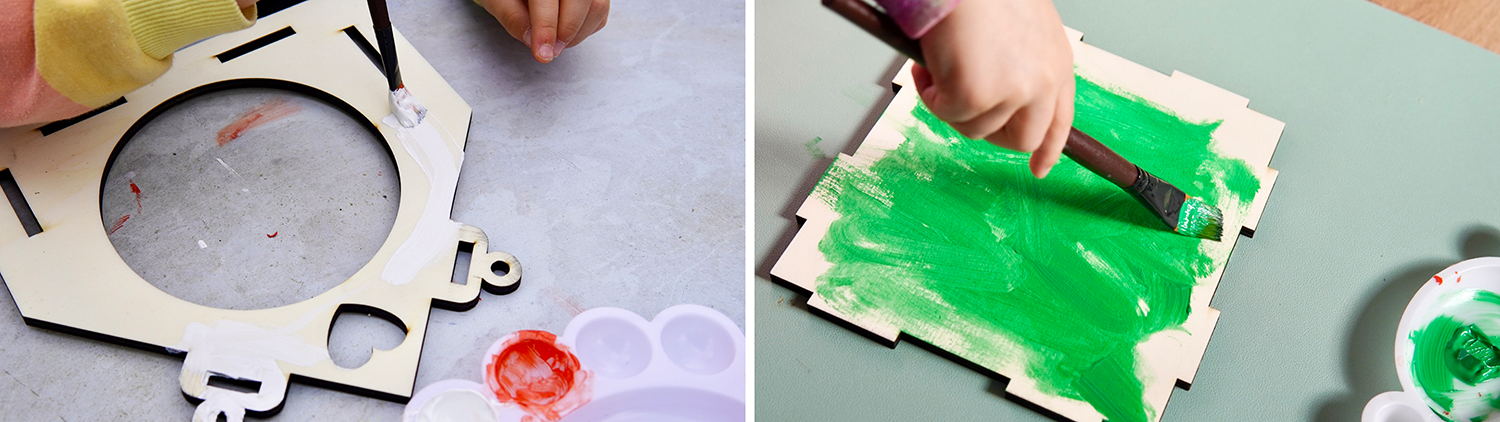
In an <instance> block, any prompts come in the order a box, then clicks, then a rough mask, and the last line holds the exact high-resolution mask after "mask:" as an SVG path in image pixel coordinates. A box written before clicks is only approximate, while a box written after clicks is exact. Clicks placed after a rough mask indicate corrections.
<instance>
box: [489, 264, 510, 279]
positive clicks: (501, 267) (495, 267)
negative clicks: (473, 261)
mask: <svg viewBox="0 0 1500 422" xmlns="http://www.w3.org/2000/svg"><path fill="white" fill-rule="evenodd" d="M490 271H492V272H494V273H495V275H497V276H501V277H505V275H506V274H510V264H507V263H505V261H495V263H493V264H490Z"/></svg>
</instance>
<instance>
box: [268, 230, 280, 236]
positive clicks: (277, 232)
mask: <svg viewBox="0 0 1500 422" xmlns="http://www.w3.org/2000/svg"><path fill="white" fill-rule="evenodd" d="M278 234H281V231H280V230H277V231H276V232H275V233H271V234H268V235H266V237H276V235H278Z"/></svg>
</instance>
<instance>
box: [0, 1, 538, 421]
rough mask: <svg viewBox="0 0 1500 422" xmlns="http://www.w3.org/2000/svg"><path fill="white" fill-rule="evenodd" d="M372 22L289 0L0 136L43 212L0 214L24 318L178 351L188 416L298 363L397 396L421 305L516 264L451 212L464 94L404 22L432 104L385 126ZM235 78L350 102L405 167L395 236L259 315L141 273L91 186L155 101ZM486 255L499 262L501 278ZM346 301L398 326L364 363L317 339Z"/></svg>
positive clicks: (405, 382)
mask: <svg viewBox="0 0 1500 422" xmlns="http://www.w3.org/2000/svg"><path fill="white" fill-rule="evenodd" d="M350 28H353V30H351V29H350ZM356 30H357V32H359V33H361V34H362V36H357V35H354V34H353V32H355V31H356ZM372 34H374V31H373V29H372V28H371V24H370V20H369V13H368V9H366V3H364V2H362V1H358V0H318V1H310V2H304V3H300V4H296V5H294V6H291V7H290V8H288V9H285V10H282V11H280V12H277V13H275V14H272V15H270V16H263V17H262V18H261V19H259V21H258V22H257V23H256V24H255V25H254V26H253V27H251V28H249V29H245V30H242V31H238V32H234V33H230V34H225V35H221V36H218V37H214V38H211V39H208V40H205V41H203V42H200V43H198V44H194V45H192V46H189V47H186V48H184V49H182V50H180V51H178V52H177V53H176V54H175V55H174V65H173V67H172V69H171V70H170V71H168V72H167V73H166V74H165V75H163V76H162V77H161V78H159V79H157V80H156V81H155V82H153V83H151V84H150V85H147V86H145V87H143V88H141V89H139V90H137V91H135V92H132V93H130V94H128V95H126V96H125V97H124V98H123V99H122V100H121V101H120V102H117V104H116V105H114V106H113V107H109V108H107V109H103V110H101V111H100V112H98V113H95V114H92V115H89V116H88V117H86V118H82V119H77V120H76V121H72V122H67V123H64V124H53V125H48V126H44V127H42V128H41V129H35V128H23V129H6V130H4V131H0V169H6V170H8V171H9V173H10V174H12V175H13V176H14V180H15V182H16V185H17V186H18V187H19V188H20V189H19V190H18V192H17V194H19V196H20V197H21V198H20V199H22V200H24V202H25V203H26V204H27V206H28V207H29V208H30V209H31V210H32V211H33V212H34V215H35V223H36V224H35V227H33V228H32V230H28V229H27V227H26V226H25V225H23V224H22V221H21V217H20V216H19V215H18V216H15V217H10V216H8V215H9V213H0V274H3V276H4V281H5V286H6V288H7V289H9V291H10V293H11V296H12V297H14V299H15V301H16V305H17V307H18V308H19V310H20V312H21V314H22V316H23V317H24V319H25V321H26V322H27V323H28V324H30V325H33V326H40V327H45V328H52V329H57V330H61V331H65V332H69V333H73V334H78V335H83V336H87V337H91V338H96V339H101V340H106V341H112V342H116V343H120V344H124V345H128V346H133V347H137V348H141V349H144V350H149V351H155V352H160V353H166V354H170V355H174V356H180V357H183V358H184V364H183V369H182V373H181V376H180V379H179V383H180V384H181V388H182V391H183V394H184V396H185V397H187V398H188V399H189V400H191V401H195V402H197V401H202V404H201V405H200V407H199V409H200V414H199V415H197V416H198V417H200V418H202V417H205V415H206V417H207V418H208V420H212V418H213V416H215V415H217V414H218V413H219V412H221V411H222V412H223V413H225V414H226V415H227V416H229V417H230V419H231V420H234V419H237V418H236V414H235V413H245V412H248V413H249V414H251V415H262V416H264V415H268V414H272V413H275V412H277V411H279V410H280V409H281V406H282V405H283V403H284V399H285V393H286V390H287V383H288V382H290V381H291V380H293V376H296V379H297V380H302V381H306V382H308V383H310V384H314V385H319V386H325V387H334V388H339V389H343V390H347V391H351V392H356V393H360V394H364V395H369V396H372V397H377V398H382V399H387V400H393V401H398V402H405V401H406V400H407V399H408V398H409V397H410V396H411V394H412V390H413V386H414V383H415V377H416V369H417V362H418V358H419V355H420V352H421V348H422V343H423V338H424V336H425V330H426V326H427V319H428V313H429V312H430V310H431V307H432V306H434V305H437V306H444V307H451V308H454V309H460V310H461V309H467V308H468V307H472V306H474V305H475V304H476V303H477V301H478V296H479V291H480V289H481V288H484V289H486V290H491V291H493V292H508V291H509V290H510V289H514V288H515V287H516V286H518V284H517V283H518V282H519V280H520V276H521V267H520V264H519V262H517V261H516V259H515V257H514V256H511V255H509V254H506V253H503V252H488V251H487V248H488V241H487V237H486V235H485V234H484V233H483V232H482V231H480V230H479V229H478V228H475V227H472V226H466V225H462V224H460V223H457V222H453V221H451V220H450V219H449V212H450V209H451V206H452V202H453V196H454V192H455V189H456V183H457V178H458V169H459V166H460V165H461V163H462V158H463V147H464V142H465V141H466V139H467V138H468V127H469V120H470V117H471V110H470V108H469V106H468V104H467V103H465V102H464V101H463V99H462V98H460V97H459V96H458V94H457V93H456V92H455V91H454V90H453V89H452V88H451V87H450V86H448V84H447V83H446V82H444V81H443V79H442V77H441V76H439V75H438V73H437V72H436V71H435V70H434V69H433V68H432V67H431V66H430V65H429V64H428V63H427V62H426V60H424V59H423V58H422V56H421V54H419V53H418V52H417V51H416V50H415V49H414V48H413V47H412V46H411V44H409V43H408V42H407V41H406V40H405V38H403V37H401V36H400V34H399V33H398V34H397V35H396V50H397V52H398V56H399V58H400V63H401V74H402V75H403V78H404V82H405V85H406V87H407V88H408V89H409V90H410V91H411V92H412V93H413V94H414V95H415V96H416V97H417V98H418V99H420V100H421V101H423V102H424V103H425V104H426V106H427V108H428V110H429V114H428V117H427V119H426V122H425V123H423V124H422V125H419V126H417V127H416V128H412V129H398V128H397V127H396V126H392V125H390V124H387V123H382V119H386V118H387V116H388V115H389V114H390V106H389V105H388V100H387V95H388V94H387V91H386V90H385V87H386V83H385V78H384V76H383V74H382V72H381V70H380V68H379V67H378V65H376V63H378V61H377V60H375V58H374V57H373V55H375V54H378V53H376V52H373V51H371V50H370V49H368V48H364V46H362V45H361V44H362V43H361V41H363V42H364V43H365V44H374V39H373V38H365V37H372ZM237 87H271V88H281V89H288V90H295V91H298V92H302V93H304V94H308V95H312V96H314V97H317V98H319V99H321V100H323V101H325V102H328V103H330V104H331V105H334V106H335V107H336V108H340V109H342V110H344V111H345V112H346V113H348V114H349V115H350V116H351V117H353V118H355V120H356V121H358V122H360V123H361V124H365V125H368V126H367V128H368V129H369V130H371V131H372V132H375V133H378V136H379V138H381V139H382V140H383V142H385V144H386V147H387V148H388V149H389V151H390V153H391V154H392V158H393V161H394V162H395V164H396V167H397V170H398V172H399V176H400V183H401V195H400V204H399V208H398V211H397V215H396V221H395V224H394V226H393V227H392V229H391V233H390V236H389V237H388V238H387V239H386V241H385V243H384V244H383V245H382V246H381V248H380V249H379V250H378V251H377V252H376V253H375V256H374V257H373V258H372V259H371V260H370V261H369V262H368V263H366V264H365V266H364V267H362V268H361V269H360V270H359V271H358V272H357V273H355V274H354V275H353V276H351V277H350V278H349V279H347V280H345V281H344V282H343V283H341V284H339V285H338V286H336V287H334V288H333V289H331V290H329V291H327V292H324V293H322V294H319V295H317V296H316V297H313V298H312V299H308V300H306V301H302V302H299V303H295V304H292V305H287V306H282V307H276V308H270V309H259V310H227V309H217V308H211V307H207V306H202V305H198V304H194V303H191V302H188V301H184V300H181V299H178V298H176V297H173V296H171V295H169V294H167V293H165V292H163V291H161V290H159V289H157V288H155V287H153V286H152V285H151V284H149V283H148V282H146V281H145V280H142V279H141V277H140V276H138V275H137V274H135V273H134V272H133V271H131V269H130V267H129V266H127V265H126V263H125V262H124V261H123V260H122V259H121V258H120V257H119V255H118V254H117V253H116V252H115V250H114V248H113V246H112V245H111V243H110V241H109V239H108V238H107V235H106V232H105V224H104V220H103V217H102V216H101V215H100V206H99V198H100V190H101V188H102V185H103V183H102V179H103V177H104V176H105V175H106V174H107V170H108V169H107V167H108V165H109V163H110V162H111V160H112V157H113V154H115V153H116V152H117V151H118V149H119V146H120V145H121V144H122V143H123V142H125V141H126V140H127V139H128V138H129V136H130V134H131V133H132V132H134V130H136V129H137V128H138V127H139V126H141V125H143V124H145V123H146V121H149V119H150V117H152V116H154V115H155V114H156V113H158V112H160V111H161V110H165V109H166V108H168V107H171V106H172V105H174V104H177V103H180V102H181V101H185V100H186V99H188V98H191V97H193V96H195V95H200V94H203V93H207V92H212V91H215V90H221V89H231V88H237ZM210 142H211V141H210ZM11 199H13V200H15V199H17V198H14V197H13V198H11ZM36 229H40V231H37V230H36ZM194 247H195V246H194ZM465 247H468V248H472V251H473V254H474V255H473V259H472V260H471V262H470V268H469V272H468V282H467V283H466V284H456V283H452V282H450V278H451V275H452V268H453V265H454V262H455V257H456V255H457V253H458V251H459V250H460V249H461V248H465ZM322 253H330V254H336V253H340V251H337V250H330V251H323V252H322ZM502 263H503V265H502ZM492 265H495V266H503V267H508V269H509V272H507V273H505V274H504V275H497V273H496V272H494V271H492V268H491V266H492ZM341 311H351V312H361V313H370V314H373V315H375V316H380V317H383V318H385V319H387V320H391V322H393V323H395V324H396V325H398V326H400V327H402V328H403V329H404V330H405V331H406V333H407V335H406V338H405V340H404V341H403V342H402V343H401V344H400V345H398V346H396V347H395V348H393V349H391V350H376V351H374V353H373V354H372V355H371V357H370V358H369V360H368V361H367V362H366V363H365V364H364V365H362V366H360V367H358V368H352V369H350V368H343V367H340V366H338V365H336V364H334V362H333V361H332V360H331V359H330V358H329V355H328V344H327V342H328V335H329V328H330V326H331V324H332V322H333V319H334V318H335V317H336V315H337V314H338V313H339V312H341ZM211 378H222V379H227V380H235V381H239V382H242V383H250V384H256V383H258V385H259V387H258V388H256V389H252V391H250V392H240V391H236V390H234V389H227V388H223V387H218V386H213V385H209V381H210V379H211ZM163 381H166V380H163Z"/></svg>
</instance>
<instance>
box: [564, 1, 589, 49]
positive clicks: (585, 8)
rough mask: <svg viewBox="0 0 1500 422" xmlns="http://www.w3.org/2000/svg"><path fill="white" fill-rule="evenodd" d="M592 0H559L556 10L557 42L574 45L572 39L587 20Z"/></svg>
mask: <svg viewBox="0 0 1500 422" xmlns="http://www.w3.org/2000/svg"><path fill="white" fill-rule="evenodd" d="M592 3H593V1H592V0H561V2H560V4H558V11H557V42H558V43H560V44H562V45H563V46H571V45H575V43H574V42H573V39H574V38H575V37H577V36H578V34H579V33H580V31H582V30H583V23H584V22H585V21H586V20H588V17H589V6H590V4H592Z"/></svg>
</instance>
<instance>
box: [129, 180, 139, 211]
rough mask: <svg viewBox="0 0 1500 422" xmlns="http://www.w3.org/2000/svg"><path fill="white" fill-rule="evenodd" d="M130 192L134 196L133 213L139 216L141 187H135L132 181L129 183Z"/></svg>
mask: <svg viewBox="0 0 1500 422" xmlns="http://www.w3.org/2000/svg"><path fill="white" fill-rule="evenodd" d="M130 192H131V193H134V194H135V213H136V214H140V213H141V187H140V186H136V185H135V181H134V180H131V181H130Z"/></svg>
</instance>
